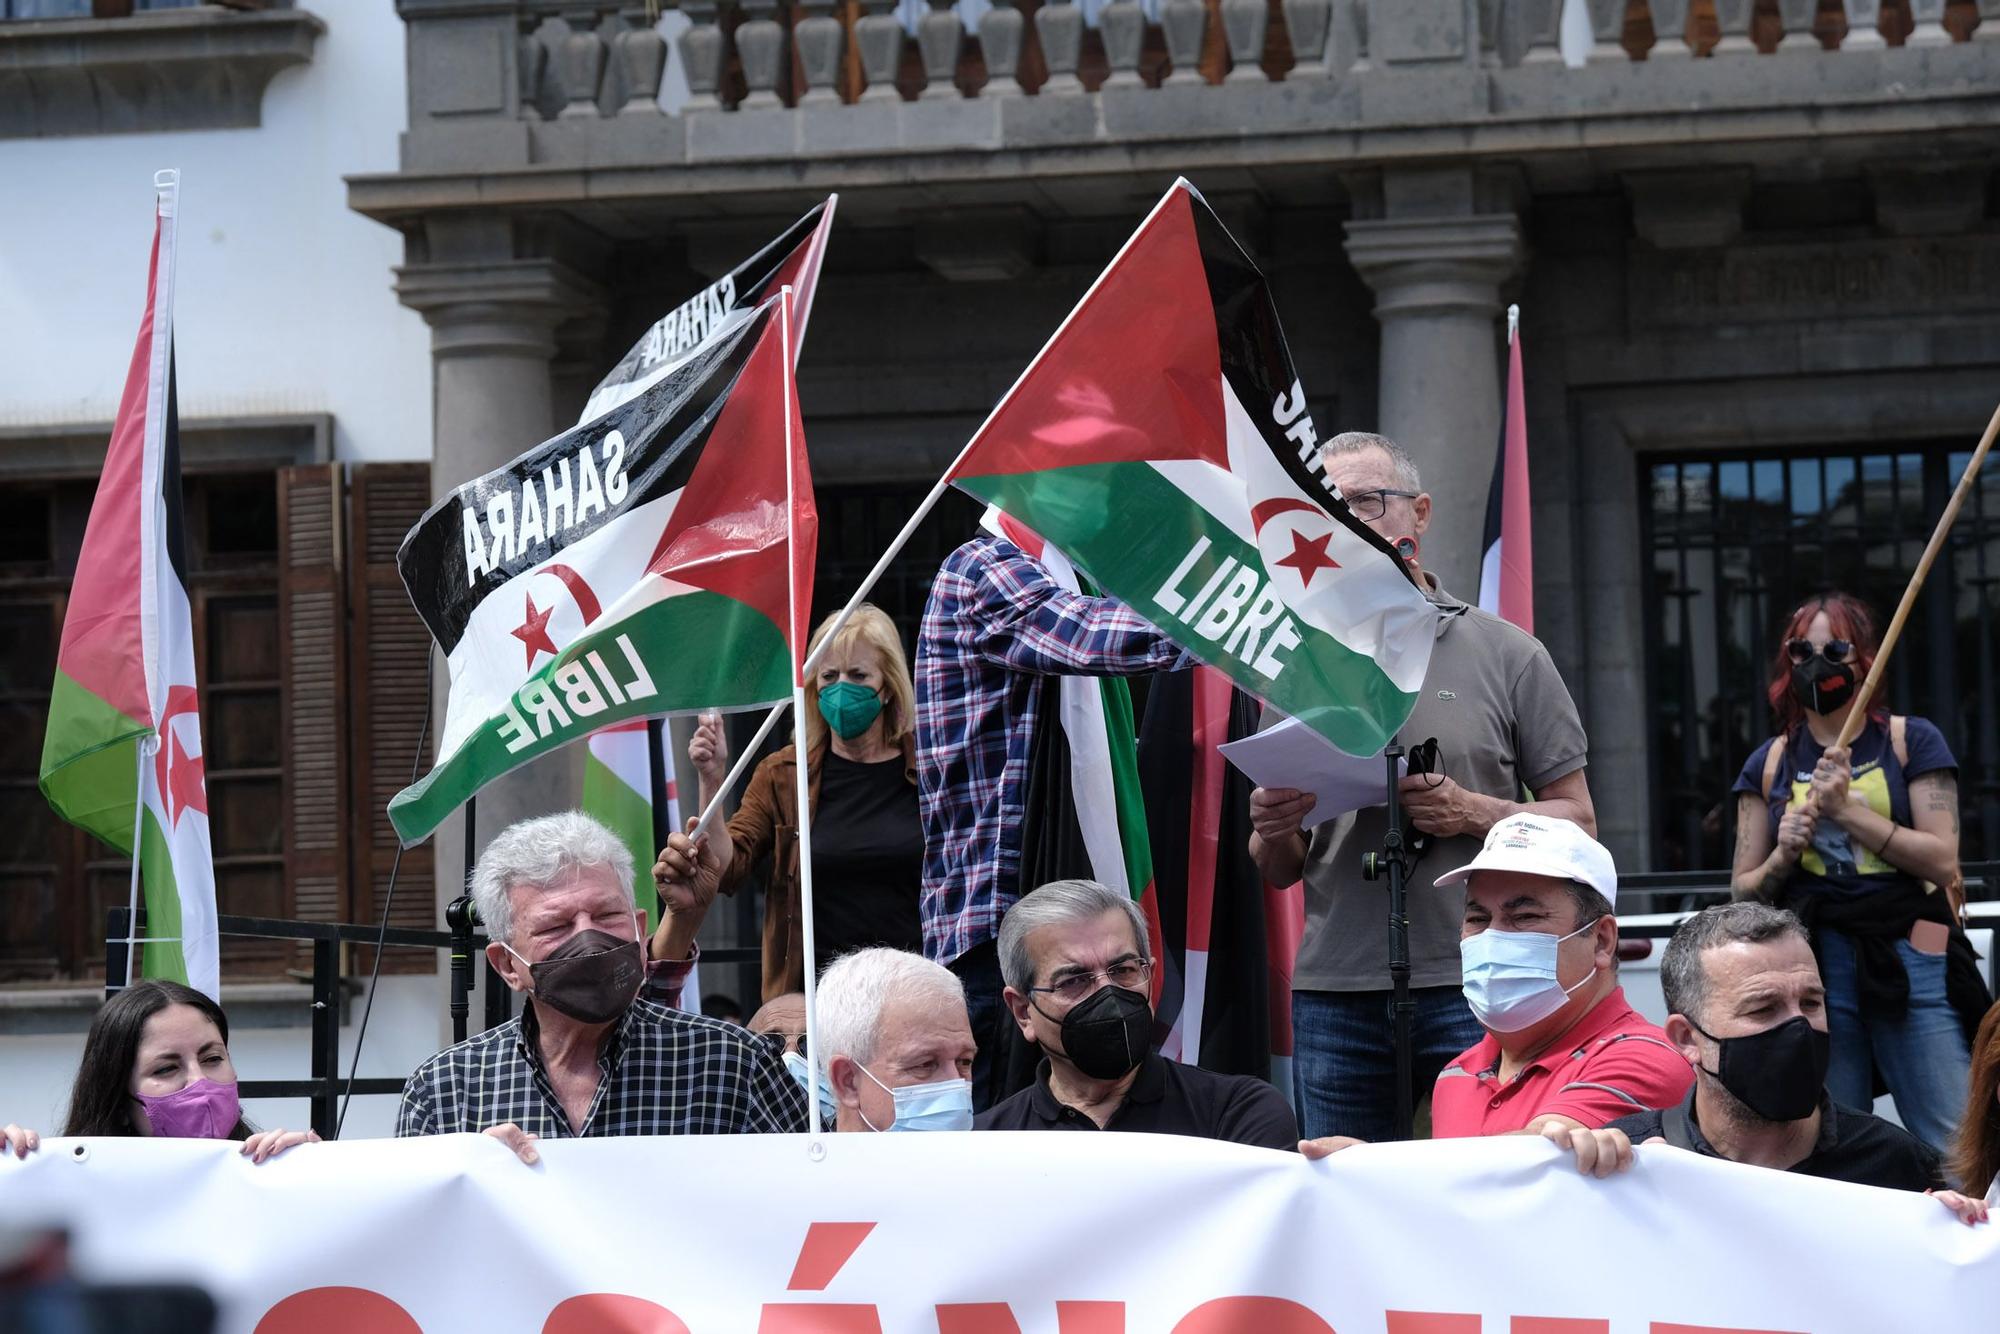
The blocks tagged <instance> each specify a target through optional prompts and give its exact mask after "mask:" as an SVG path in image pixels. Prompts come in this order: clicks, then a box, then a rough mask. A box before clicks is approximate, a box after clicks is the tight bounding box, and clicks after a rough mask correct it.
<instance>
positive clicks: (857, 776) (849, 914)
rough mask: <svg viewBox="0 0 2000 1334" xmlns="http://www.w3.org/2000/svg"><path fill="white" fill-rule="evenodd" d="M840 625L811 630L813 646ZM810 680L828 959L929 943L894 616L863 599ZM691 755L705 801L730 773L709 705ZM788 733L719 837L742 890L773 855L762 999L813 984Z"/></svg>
mask: <svg viewBox="0 0 2000 1334" xmlns="http://www.w3.org/2000/svg"><path fill="white" fill-rule="evenodd" d="M832 626H833V618H831V617H829V618H828V619H827V620H826V621H824V622H822V623H821V624H820V627H819V629H818V630H817V631H815V632H814V634H813V639H812V643H813V648H814V650H817V649H818V647H819V643H820V641H821V640H822V639H824V638H825V637H826V633H827V631H828V630H830V629H831V628H832ZM815 684H816V685H817V689H813V688H812V687H810V686H809V687H808V689H807V691H806V716H805V747H806V781H807V783H808V785H809V789H810V790H809V793H808V796H809V799H810V801H811V807H810V818H811V819H812V821H813V826H812V842H813V900H814V909H815V916H814V920H813V948H814V953H815V954H817V955H818V960H817V964H816V966H817V967H819V968H824V967H825V966H826V965H827V964H828V963H829V962H831V961H832V960H834V959H836V958H838V957H839V956H840V955H842V954H847V953H850V952H852V951H854V950H858V949H864V948H866V947H868V946H871V945H888V946H892V947H894V948H896V949H902V950H921V949H922V948H923V927H922V923H921V921H920V919H919V918H918V916H917V894H918V891H919V889H920V888H921V886H922V882H923V857H924V836H923V828H922V826H921V824H920V823H919V821H918V816H917V769H916V752H915V735H914V731H915V722H916V692H915V691H914V690H913V689H912V687H911V685H910V668H909V664H908V663H907V662H906V661H905V660H904V657H903V643H902V637H901V636H900V635H899V634H898V633H897V632H896V624H895V622H894V621H891V620H890V619H889V617H888V616H887V615H886V614H885V613H883V612H882V611H881V609H880V608H877V607H874V606H872V605H870V604H868V603H863V604H862V605H861V606H860V607H858V608H857V609H856V610H855V613H854V615H853V616H851V617H849V618H848V621H847V624H845V625H844V626H842V627H841V630H840V635H839V637H838V638H837V639H835V640H834V642H833V644H832V645H831V646H830V647H829V648H828V649H827V650H826V652H825V654H824V655H823V656H822V657H821V658H820V660H819V664H818V666H817V667H816V668H815ZM688 758H689V759H690V760H691V761H692V762H693V763H694V766H695V769H696V771H697V772H698V773H699V774H700V775H701V803H702V804H703V805H706V804H707V803H708V800H709V798H710V797H711V796H713V795H714V793H715V790H716V788H717V787H719V786H720V785H721V782H722V780H723V778H724V777H726V776H727V774H728V772H729V750H728V743H727V741H726V740H725V739H724V737H723V732H722V724H721V720H720V719H719V718H716V717H713V716H710V717H705V718H704V719H703V720H702V722H701V725H700V726H699V727H698V728H697V729H696V730H695V736H694V741H693V742H692V743H691V744H690V745H689V747H688ZM797 763H798V747H797V746H796V745H791V746H787V747H785V748H784V749H783V750H781V751H779V752H777V753H776V754H775V755H772V756H771V757H770V758H768V759H766V760H765V761H764V762H763V763H762V764H760V765H758V766H757V768H756V770H755V772H753V773H752V774H751V776H750V781H749V784H748V786H747V787H746V788H745V789H744V793H743V804H742V805H741V806H739V807H738V808H737V810H736V813H735V814H734V815H733V816H731V817H730V818H729V821H728V825H727V828H726V829H723V828H717V829H716V830H714V832H712V833H711V834H710V835H709V838H710V842H711V846H712V847H713V849H714V852H715V855H716V858H717V859H718V860H719V861H720V862H721V863H722V866H723V873H722V885H721V892H723V893H725V894H734V893H735V892H736V890H737V887H738V886H740V885H741V884H742V883H743V882H744V880H745V879H747V878H748V877H749V875H750V874H751V872H752V871H753V870H755V869H756V868H757V867H758V865H759V864H760V863H766V859H768V863H767V864H768V867H769V869H768V871H767V872H766V876H765V885H766V889H767V892H766V895H765V899H764V968H763V974H764V978H763V981H764V988H763V990H764V999H765V1000H767V1001H768V1000H770V999H772V998H773V997H775V996H780V995H783V994H784V993H786V992H788V991H800V990H803V989H804V987H805V938H804V928H803V924H802V922H801V920H800V916H801V915H800V909H799V873H798V799H797V796H796V793H797V791H798V787H797V781H798V780H797V778H796V776H795V774H794V771H793V766H794V765H795V764H797Z"/></svg>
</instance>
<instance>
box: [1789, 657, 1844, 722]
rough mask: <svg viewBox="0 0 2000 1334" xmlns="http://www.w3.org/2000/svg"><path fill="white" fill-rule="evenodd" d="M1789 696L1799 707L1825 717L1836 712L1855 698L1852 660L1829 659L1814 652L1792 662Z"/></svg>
mask: <svg viewBox="0 0 2000 1334" xmlns="http://www.w3.org/2000/svg"><path fill="white" fill-rule="evenodd" d="M1792 698H1793V699H1795V700H1797V701H1798V704H1799V707H1800V708H1802V709H1810V710H1812V711H1813V712H1814V713H1817V714H1819V715H1821V716H1822V717H1824V716H1825V715H1827V714H1829V713H1837V712H1839V710H1840V709H1841V708H1842V706H1844V705H1845V704H1846V703H1847V701H1848V700H1850V699H1853V698H1854V664H1853V663H1851V662H1828V661H1827V660H1826V659H1825V658H1824V657H1822V656H1821V655H1819V654H1817V653H1815V654H1813V655H1812V656H1811V657H1810V658H1807V659H1806V660H1805V661H1804V662H1797V663H1793V664H1792Z"/></svg>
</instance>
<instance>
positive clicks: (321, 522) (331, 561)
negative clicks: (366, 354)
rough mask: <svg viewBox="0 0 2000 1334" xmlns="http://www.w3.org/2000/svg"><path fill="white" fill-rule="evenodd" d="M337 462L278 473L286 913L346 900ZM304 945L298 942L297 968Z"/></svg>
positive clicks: (343, 599) (327, 910)
mask: <svg viewBox="0 0 2000 1334" xmlns="http://www.w3.org/2000/svg"><path fill="white" fill-rule="evenodd" d="M341 501H342V496H341V477H340V466H339V465H338V464H316V465H313V466H310V467H303V468H282V469H280V470H279V472H278V553H279V562H280V564H279V580H278V591H279V596H278V617H279V646H280V651H281V653H282V655H283V669H284V673H283V674H284V682H285V722H284V771H285V778H284V811H285V824H286V830H285V835H286V836H285V871H286V876H285V878H286V880H287V881H288V882H289V883H290V885H291V887H292V904H293V910H294V912H295V913H296V914H297V915H298V916H299V917H301V918H304V919H306V920H308V921H316V922H336V921H339V920H340V919H341V914H342V913H343V912H345V911H346V909H347V905H348V881H349V876H350V869H349V860H348V848H347V832H348V831H347V824H346V821H345V820H344V819H343V818H342V817H343V813H344V812H345V811H346V809H347V803H346V802H345V801H344V800H343V799H342V798H343V797H344V795H345V794H346V792H347V791H348V775H347V769H348V764H349V762H350V752H349V750H348V746H347V713H348V708H349V703H348V692H347V685H348V679H347V670H346V666H347V658H348V644H347V633H346V631H347V626H346V609H347V589H346V583H345V580H344V579H343V577H342V566H343V564H344V562H345V555H346V551H345V548H346V542H345V534H344V533H343V530H342V529H343V526H342V523H341V510H342V504H341ZM311 959H312V954H311V948H310V947H309V946H301V947H300V949H299V960H300V962H299V964H298V966H300V967H310V966H311Z"/></svg>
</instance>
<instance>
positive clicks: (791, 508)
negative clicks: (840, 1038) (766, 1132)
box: [716, 284, 833, 1135]
mask: <svg viewBox="0 0 2000 1334" xmlns="http://www.w3.org/2000/svg"><path fill="white" fill-rule="evenodd" d="M778 318H779V320H780V321H781V324H780V329H781V332H782V333H783V335H784V343H783V346H784V347H785V348H786V349H787V351H789V350H790V348H791V346H792V289H791V286H790V285H789V284H787V285H786V286H785V287H783V288H781V289H780V291H779V294H778ZM781 378H782V380H783V382H784V400H785V526H786V529H787V530H788V541H787V543H786V549H785V588H786V590H787V594H788V596H787V599H786V608H785V610H786V614H787V615H788V616H789V617H790V618H791V624H790V625H789V626H787V627H786V629H787V630H788V631H790V634H789V635H788V638H789V639H790V640H791V641H792V654H793V657H792V664H793V665H792V717H793V718H794V719H795V720H798V721H799V726H798V727H797V729H796V730H797V733H798V750H797V762H796V763H794V764H793V765H792V776H793V778H794V779H795V780H796V781H797V784H798V786H797V790H796V791H795V792H794V794H793V795H794V798H795V799H796V800H797V802H798V806H797V808H796V809H797V811H798V829H799V835H798V845H797V849H798V850H797V855H798V859H799V917H800V929H801V931H802V932H803V936H804V941H803V947H804V950H805V969H804V972H805V984H806V985H805V992H806V1052H807V1059H806V1125H807V1127H808V1128H809V1129H810V1131H811V1133H812V1134H814V1135H818V1134H820V1133H821V1132H822V1131H823V1130H827V1129H831V1127H827V1126H822V1125H821V1124H820V1119H819V1082H820V1062H819V1053H820V1045H819V1019H818V1016H817V1015H815V1014H814V1005H813V1001H814V998H815V988H814V977H813V975H814V974H815V973H817V972H818V971H819V969H818V968H817V967H815V966H814V965H815V963H816V958H817V956H815V955H814V953H813V872H812V864H813V862H812V785H811V780H810V779H809V778H808V776H807V774H806V734H805V727H804V721H803V720H804V718H805V716H806V668H805V664H804V663H803V662H802V661H801V660H800V658H799V656H798V654H799V649H800V648H801V647H802V645H801V644H800V643H799V642H798V641H799V640H800V638H801V637H802V636H803V635H804V633H805V621H804V618H803V617H802V616H801V615H800V613H801V611H803V610H804V609H803V608H802V607H801V606H800V602H799V562H798V548H797V544H798V539H799V529H798V522H799V506H798V492H797V478H796V476H795V474H796V472H797V455H798V450H797V444H798V442H797V441H795V440H794V439H793V438H792V416H793V407H792V394H793V393H794V392H795V385H794V383H793V380H792V370H791V365H790V363H789V360H788V361H787V364H786V366H785V373H784V375H783V376H782V377H781ZM832 641H833V636H831V635H828V636H827V638H826V641H825V642H827V643H831V642H832ZM777 714H778V710H776V709H773V710H772V711H771V718H767V719H765V722H766V724H767V725H768V724H769V723H770V721H771V719H772V718H776V717H777ZM721 795H722V794H721V793H717V794H716V796H717V797H718V798H719V797H720V796H721ZM778 870H779V873H782V872H783V868H782V867H780V868H778Z"/></svg>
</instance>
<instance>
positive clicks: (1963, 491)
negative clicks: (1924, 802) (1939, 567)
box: [1833, 407, 2000, 749]
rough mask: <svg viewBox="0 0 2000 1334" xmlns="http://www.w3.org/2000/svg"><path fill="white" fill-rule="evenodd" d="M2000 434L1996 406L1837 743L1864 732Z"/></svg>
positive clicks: (1845, 743) (1999, 411) (1850, 741)
mask: <svg viewBox="0 0 2000 1334" xmlns="http://www.w3.org/2000/svg"><path fill="white" fill-rule="evenodd" d="M1996 434H2000V407H1996V408H1994V409H1993V419H1992V420H1991V421H1989V422H1987V423H1986V434H1984V435H1982V436H1981V437H1979V448H1977V449H1975V450H1973V451H1972V459H1971V461H1970V462H1968V463H1967V464H1966V465H1965V473H1964V475H1963V476H1961V477H1960V478H1959V479H1958V488H1957V489H1956V490H1955V491H1953V492H1952V493H1951V500H1950V502H1949V503H1948V504H1946V505H1945V507H1944V513H1943V514H1942V515H1940V516H1939V517H1938V521H1937V527H1936V528H1935V529H1933V530H1932V531H1931V540H1930V543H1929V545H1927V546H1925V547H1924V554H1923V557H1922V558H1921V559H1920V560H1918V561H1917V568H1916V571H1915V572H1914V573H1913V574H1911V575H1910V586H1909V587H1908V588H1905V589H1904V590H1903V600H1902V601H1901V602H1900V603H1898V604H1897V605H1896V614H1895V616H1894V617H1892V618H1891V619H1890V621H1889V628H1888V630H1886V631H1885V632H1884V633H1883V635H1882V647H1881V648H1880V649H1878V650H1876V653H1875V661H1874V663H1873V664H1872V665H1871V666H1870V667H1869V668H1868V675H1867V677H1866V679H1864V680H1863V681H1862V682H1861V689H1860V690H1859V691H1857V692H1855V696H1854V707H1853V708H1852V709H1849V710H1848V713H1847V721H1846V722H1844V723H1842V724H1841V725H1840V736H1839V738H1838V739H1837V740H1836V741H1835V742H1834V743H1833V744H1834V745H1835V746H1836V747H1839V748H1843V749H1844V748H1846V747H1847V746H1850V745H1852V744H1853V742H1854V738H1855V737H1856V736H1857V735H1859V734H1860V731H1861V728H1862V726H1863V725H1864V724H1866V723H1867V721H1868V705H1869V702H1870V701H1872V700H1873V699H1874V698H1875V690H1876V687H1877V686H1879V685H1880V684H1881V683H1882V671H1883V668H1885V667H1886V666H1887V665H1888V662H1889V655H1890V654H1891V653H1893V652H1895V649H1896V641H1897V639H1899V638H1900V637H1901V636H1902V633H1903V623H1904V622H1905V621H1907V620H1909V619H1910V608H1911V607H1913V606H1915V605H1916V602H1917V594H1918V593H1920V592H1922V591H1923V587H1924V579H1925V578H1926V577H1927V576H1928V575H1929V574H1930V572H1931V564H1932V562H1934V561H1936V560H1937V557H1938V552H1940V551H1942V550H1944V541H1945V538H1946V537H1948V536H1950V535H1951V526H1952V524H1954V523H1956V522H1957V521H1958V512H1959V510H1960V509H1962V508H1963V507H1964V505H1965V498H1966V497H1967V496H1968V495H1970V494H1971V493H1972V484H1973V482H1975V481H1977V480H1978V478H1979V465H1980V464H1981V463H1983V462H1985V460H1986V451H1987V450H1989V449H1991V448H1993V437H1994V436H1995V435H1996Z"/></svg>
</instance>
